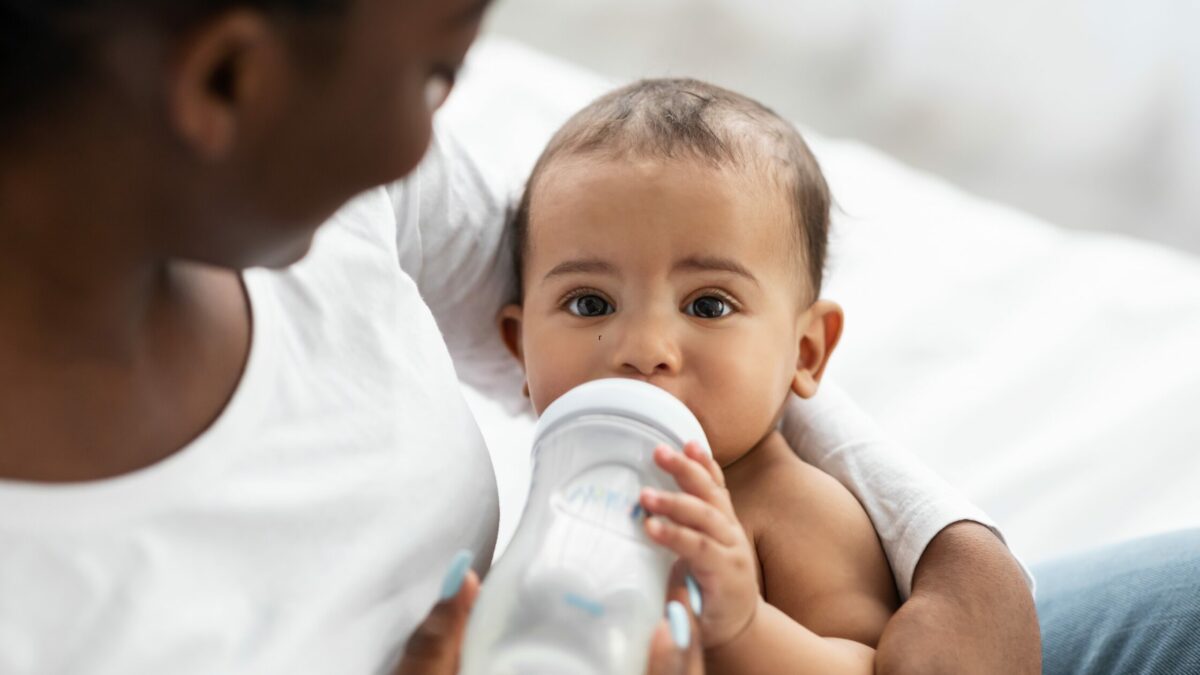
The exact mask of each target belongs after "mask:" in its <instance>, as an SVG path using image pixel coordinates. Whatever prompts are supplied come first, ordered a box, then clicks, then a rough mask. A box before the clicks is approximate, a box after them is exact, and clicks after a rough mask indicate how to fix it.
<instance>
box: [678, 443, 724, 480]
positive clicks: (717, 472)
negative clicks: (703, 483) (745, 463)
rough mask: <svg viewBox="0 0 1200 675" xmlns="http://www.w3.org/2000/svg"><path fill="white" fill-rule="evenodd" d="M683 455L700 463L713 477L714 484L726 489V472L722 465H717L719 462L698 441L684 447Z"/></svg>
mask: <svg viewBox="0 0 1200 675" xmlns="http://www.w3.org/2000/svg"><path fill="white" fill-rule="evenodd" d="M683 454H685V455H687V456H688V457H690V458H692V459H693V460H695V461H696V462H699V463H700V466H702V467H704V469H705V470H706V471H708V475H710V476H712V479H713V482H714V483H716V484H717V485H718V486H720V487H725V472H724V471H722V470H721V465H720V464H717V460H715V459H713V456H712V455H711V454H709V452H708V451H707V450H705V449H704V447H703V446H701V445H700V443H699V442H697V441H689V442H687V443H685V444H684V446H683Z"/></svg>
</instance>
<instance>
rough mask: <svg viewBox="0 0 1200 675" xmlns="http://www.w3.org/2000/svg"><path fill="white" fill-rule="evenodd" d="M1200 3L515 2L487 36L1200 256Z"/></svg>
mask: <svg viewBox="0 0 1200 675" xmlns="http://www.w3.org/2000/svg"><path fill="white" fill-rule="evenodd" d="M1197 26H1200V3H1196V2H1186V1H1180V0H1140V1H1139V2H1128V1H1122V2H1118V1H1115V0H1050V1H1045V0H1042V1H1036V0H976V1H975V2H969V3H964V2H955V1H953V0H500V1H499V2H498V3H497V4H496V7H495V9H494V10H493V12H492V14H491V17H490V19H489V27H488V30H489V31H490V32H492V33H495V34H500V35H505V36H509V37H513V38H516V39H519V40H521V41H523V42H526V43H527V44H530V45H532V46H535V47H537V48H539V49H542V50H544V51H547V52H550V53H552V54H555V55H558V56H561V57H564V58H566V59H567V60H570V61H574V62H576V63H578V64H581V65H584V66H587V67H588V68H590V69H592V70H595V71H598V72H600V73H603V74H605V75H608V76H611V77H613V78H617V79H629V78H635V77H641V76H659V75H687V76H694V77H699V78H702V79H707V80H711V81H714V82H717V83H719V84H723V85H726V86H729V87H731V88H734V89H737V90H739V91H743V92H745V93H748V94H750V95H752V96H754V97H756V98H758V99H760V100H761V101H763V102H764V103H766V104H767V105H769V106H771V107H773V108H775V109H776V110H777V111H778V112H780V113H781V114H783V115H784V116H785V117H788V118H790V119H794V120H798V121H800V122H802V123H803V124H805V125H807V126H810V127H812V128H814V129H816V130H817V131H820V132H823V133H824V134H826V135H832V136H843V137H850V138H856V139H860V140H863V141H865V142H867V143H869V144H871V145H874V146H876V147H878V148H881V149H882V150H884V151H886V152H888V153H889V154H891V155H893V156H895V157H897V158H899V159H900V160H902V161H904V162H905V163H907V164H910V165H913V166H916V167H919V168H922V169H926V170H929V171H932V172H934V173H937V174H940V175H942V176H943V177H945V178H947V179H949V180H950V181H952V182H954V183H956V184H958V185H959V186H962V187H964V188H966V189H967V190H969V191H971V192H973V193H975V194H978V195H981V196H984V197H989V198H992V199H995V200H999V201H1003V202H1006V203H1009V204H1011V205H1014V206H1017V207H1020V208H1021V209H1023V210H1026V211H1029V212H1032V213H1034V214H1036V215H1039V216H1042V217H1043V218H1045V219H1046V220H1049V221H1051V222H1053V223H1056V224H1059V225H1063V226H1067V227H1072V228H1085V229H1094V230H1106V231H1117V232H1123V233H1126V234H1130V235H1133V236H1137V237H1141V238H1145V239H1151V240H1156V241H1160V242H1165V243H1169V244H1172V245H1175V246H1179V247H1183V248H1186V249H1188V250H1190V251H1192V252H1198V253H1200V186H1198V185H1197V183H1198V182H1200V181H1198V180H1197V174H1200V41H1197V40H1196V39H1195V30H1196V28H1197Z"/></svg>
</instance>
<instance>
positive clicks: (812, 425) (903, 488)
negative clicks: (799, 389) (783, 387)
mask: <svg viewBox="0 0 1200 675" xmlns="http://www.w3.org/2000/svg"><path fill="white" fill-rule="evenodd" d="M781 430H782V432H783V435H784V437H785V438H786V439H787V441H788V442H789V443H790V444H791V445H792V447H793V448H794V449H795V450H796V452H797V454H799V455H800V457H801V458H802V459H803V460H804V461H806V462H808V463H809V464H812V465H814V466H816V467H817V468H819V469H821V470H822V471H824V472H825V473H828V474H829V475H831V476H833V477H834V478H837V479H838V481H840V482H841V483H842V484H843V485H845V486H846V487H847V488H848V489H849V490H850V491H851V492H852V493H854V496H855V497H857V498H858V501H859V502H860V503H861V504H862V505H863V508H864V509H866V511H867V515H869V516H870V518H871V523H872V524H874V526H875V531H876V532H877V533H878V534H879V540H880V542H882V544H883V549H884V551H885V552H886V553H887V557H888V561H889V562H890V563H891V566H892V574H893V575H895V577H896V587H897V589H899V591H900V597H901V598H904V599H907V598H908V596H909V595H910V594H911V593H912V580H913V573H914V572H915V571H916V568H917V562H919V561H920V559H921V555H922V554H923V553H924V552H925V548H926V547H927V546H928V545H929V542H931V541H933V538H934V537H935V536H937V534H938V533H939V532H941V531H942V530H943V529H945V527H946V526H947V525H951V524H953V523H956V522H959V521H963V520H971V521H975V522H977V523H981V524H983V525H985V526H987V527H988V528H990V529H991V530H992V531H993V532H995V533H996V535H997V536H999V537H1000V539H1001V540H1002V541H1003V539H1004V537H1003V535H1002V534H1001V533H1000V530H999V529H998V528H997V527H996V524H995V523H994V522H993V521H992V519H991V518H989V517H988V516H987V514H985V513H984V512H983V511H982V510H980V509H979V508H978V507H976V506H975V505H974V504H972V503H971V502H969V501H967V499H966V498H965V497H964V496H963V495H962V494H960V493H959V492H958V491H957V490H955V489H954V488H952V487H951V486H950V485H949V484H947V483H946V482H945V481H944V480H942V479H941V477H939V476H938V475H937V474H935V473H934V472H933V471H932V470H931V469H929V468H928V467H927V466H925V465H924V464H922V463H921V462H920V461H919V460H917V459H916V458H915V457H913V456H912V455H911V454H909V452H908V451H907V450H906V449H905V448H903V447H901V446H900V445H899V444H897V443H895V442H893V441H891V440H889V439H888V438H887V437H886V436H884V434H883V433H882V432H881V431H880V430H879V428H878V427H877V426H876V425H875V423H874V422H873V421H872V420H871V418H870V417H868V416H867V414H866V413H864V412H863V411H862V410H861V409H859V407H858V406H857V405H855V403H854V402H853V401H852V400H850V398H849V397H848V396H847V395H846V394H845V393H844V392H842V390H840V389H838V388H837V386H836V385H835V384H834V383H832V382H830V381H829V380H826V381H825V382H823V383H822V384H821V388H820V390H819V393H818V394H817V395H816V396H814V397H813V398H811V399H808V400H804V399H801V398H799V397H797V396H795V395H793V396H791V397H790V400H789V401H788V404H787V408H786V410H785V411H784V416H783V422H782V425H781ZM1018 562H1020V561H1018ZM1021 568H1022V571H1023V572H1024V574H1025V578H1026V581H1027V583H1029V585H1030V589H1031V590H1032V588H1033V577H1032V575H1030V573H1029V570H1028V569H1027V568H1026V567H1025V566H1024V564H1022V565H1021Z"/></svg>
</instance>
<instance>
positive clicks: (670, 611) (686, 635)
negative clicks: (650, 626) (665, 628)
mask: <svg viewBox="0 0 1200 675" xmlns="http://www.w3.org/2000/svg"><path fill="white" fill-rule="evenodd" d="M667 623H668V624H670V627H671V639H672V640H673V641H674V642H675V646H676V647H678V648H680V649H687V646H688V644H689V643H691V641H692V624H691V622H690V621H688V614H687V610H686V609H684V608H683V605H681V604H679V602H678V601H676V600H672V601H670V602H668V603H667Z"/></svg>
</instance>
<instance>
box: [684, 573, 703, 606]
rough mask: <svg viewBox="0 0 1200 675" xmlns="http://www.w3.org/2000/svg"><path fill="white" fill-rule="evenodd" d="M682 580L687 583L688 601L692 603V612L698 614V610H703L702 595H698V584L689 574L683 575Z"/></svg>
mask: <svg viewBox="0 0 1200 675" xmlns="http://www.w3.org/2000/svg"><path fill="white" fill-rule="evenodd" d="M683 581H684V583H686V584H687V589H688V602H690V603H692V614H695V615H696V616H700V612H702V611H704V596H702V595H700V586H699V585H698V584H697V583H696V580H695V579H693V578H692V575H690V574H689V575H687V576H686V577H684V579H683Z"/></svg>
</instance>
